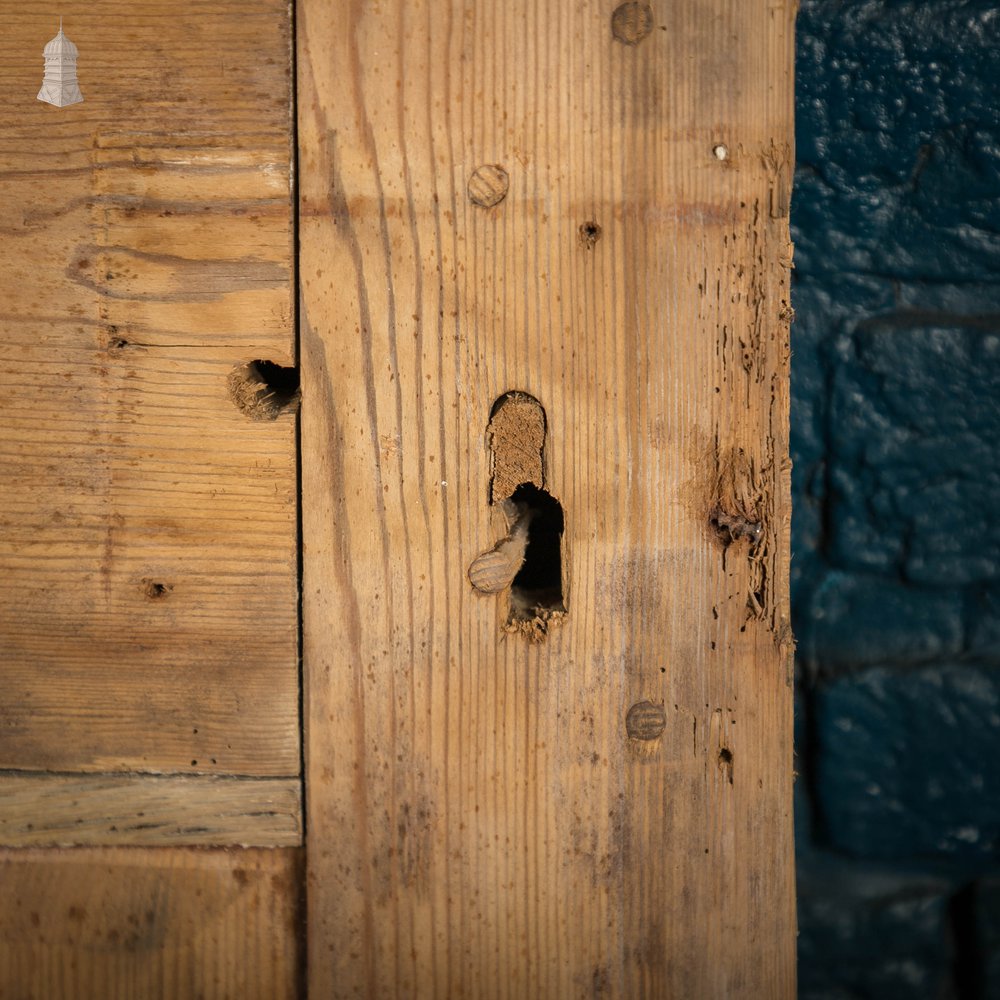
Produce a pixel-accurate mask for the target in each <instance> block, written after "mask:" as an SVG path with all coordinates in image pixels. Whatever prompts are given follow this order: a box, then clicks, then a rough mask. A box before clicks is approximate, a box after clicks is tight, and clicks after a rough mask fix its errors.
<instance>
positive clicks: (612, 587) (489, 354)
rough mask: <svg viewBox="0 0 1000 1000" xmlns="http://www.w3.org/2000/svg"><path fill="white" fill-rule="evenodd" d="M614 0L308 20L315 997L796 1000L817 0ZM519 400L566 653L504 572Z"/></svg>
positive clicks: (381, 10)
mask: <svg viewBox="0 0 1000 1000" xmlns="http://www.w3.org/2000/svg"><path fill="white" fill-rule="evenodd" d="M612 8H613V4H607V3H597V2H585V3H582V4H570V3H567V2H561V0H560V2H550V0H512V2H510V3H502V4H497V3H493V2H492V0H477V2H472V3H461V4H460V3H440V4H437V3H435V4H420V3H411V2H409V0H386V2H383V3H381V4H353V5H331V4H327V3H324V2H321V0H303V2H302V3H301V4H300V6H299V9H298V14H297V25H298V27H297V37H298V54H299V59H298V65H299V74H300V76H299V129H300V166H301V178H300V183H301V186H300V198H301V200H300V211H301V220H300V225H301V229H300V233H301V259H300V273H301V281H302V299H301V301H302V306H303V312H302V317H301V337H302V364H303V372H302V374H303V413H302V478H303V496H304V508H303V516H304V526H303V530H304V545H305V554H304V559H305V565H304V582H303V595H304V615H305V620H304V658H305V659H304V663H305V667H304V669H305V684H306V691H305V696H306V704H307V716H306V726H307V732H306V743H307V776H306V777H307V785H306V787H307V797H308V810H307V811H308V815H309V835H308V839H307V844H308V877H309V882H308V886H309V927H310V935H309V980H310V985H311V988H312V990H313V994H314V995H315V996H321V997H324V998H326V997H340V996H343V997H347V996H368V997H379V998H385V997H458V996H467V997H498V998H499V997H528V996H535V997H559V998H567V997H590V996H602V997H621V998H630V1000H633V998H639V997H664V998H667V997H744V998H761V997H768V998H775V1000H778V998H784V1000H788V998H791V997H792V996H793V995H794V991H795V975H794V953H795V917H794V887H793V869H792V823H791V783H792V756H791V728H792V712H791V707H792V699H791V689H790V687H789V680H790V678H789V661H790V653H791V637H790V633H789V626H788V608H787V561H788V519H789V506H788V462H787V408H788V384H787V378H788V357H789V346H788V321H789V317H790V310H789V308H788V267H789V265H790V263H791V260H790V253H791V250H790V246H789V243H788V219H787V213H788V185H789V180H790V169H791V163H792V103H791V97H792V41H793V17H794V13H793V12H794V3H793V2H792V0H780V2H774V0H771V2H768V0H749V2H746V3H740V4H731V3H722V2H721V0H705V2H703V3H699V4H684V3H680V4H668V3H665V2H656V3H655V4H654V5H653V6H652V8H651V9H649V10H648V11H647V10H646V9H645V7H644V5H628V6H627V7H626V8H625V9H624V10H623V11H621V12H619V13H618V14H617V15H615V16H614V17H613V16H612ZM646 29H648V31H647V30H646ZM644 32H645V34H644ZM616 36H617V37H616ZM497 167H499V168H502V169H499V170H498V169H496V168H497ZM478 168H485V169H482V170H479V169H478ZM477 171H478V172H477ZM504 173H505V174H506V175H507V179H508V180H507V183H509V187H508V189H507V192H506V196H505V197H502V199H500V200H498V197H499V196H501V195H502V194H503V187H504V177H503V175H504ZM470 179H471V181H472V183H471V184H470ZM491 203H492V204H491ZM509 390H522V391H524V392H528V393H530V394H531V395H533V396H534V397H536V398H537V399H538V400H539V401H540V402H541V404H542V406H543V407H544V409H545V414H546V420H547V438H546V443H545V451H544V458H545V480H546V488H547V489H548V490H549V491H550V492H551V494H552V495H553V496H554V497H556V498H557V499H558V500H559V501H560V503H561V504H562V507H563V511H564V514H565V535H564V538H563V549H562V551H563V596H564V597H565V600H566V604H567V608H568V613H567V615H566V616H565V618H564V619H563V620H562V622H561V624H558V625H551V627H550V629H549V634H548V636H547V637H546V638H545V639H544V641H542V642H539V643H531V642H529V640H528V637H527V636H525V635H503V634H501V626H502V625H503V624H504V623H505V621H506V618H507V611H506V595H499V596H493V595H481V594H478V593H475V592H474V591H473V588H472V586H471V584H470V583H469V580H468V579H467V577H466V571H467V569H468V567H469V565H470V563H471V562H472V560H473V559H475V557H476V556H477V555H478V554H480V553H482V552H484V551H486V550H488V549H489V548H490V547H491V546H492V545H493V544H494V543H495V542H496V541H497V540H499V539H500V538H501V537H502V535H503V532H504V530H506V529H505V527H504V525H503V524H502V519H501V518H499V516H498V511H497V510H496V509H494V510H491V509H490V507H489V498H490V477H491V472H490V467H489V462H490V458H489V453H488V447H487V441H486V428H487V423H488V421H489V417H490V411H491V407H492V405H493V403H494V401H495V400H496V399H497V398H498V397H499V396H500V395H501V394H502V393H504V392H507V391H509ZM529 554H530V546H529Z"/></svg>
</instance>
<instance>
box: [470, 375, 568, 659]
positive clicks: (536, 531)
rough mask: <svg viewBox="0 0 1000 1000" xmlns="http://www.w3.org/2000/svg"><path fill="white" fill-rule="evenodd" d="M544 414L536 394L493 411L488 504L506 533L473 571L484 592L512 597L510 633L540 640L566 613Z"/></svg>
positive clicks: (503, 401)
mask: <svg viewBox="0 0 1000 1000" xmlns="http://www.w3.org/2000/svg"><path fill="white" fill-rule="evenodd" d="M546 427H547V422H546V417H545V411H544V410H543V409H542V406H541V404H540V403H539V402H538V400H537V399H535V397H534V396H531V395H529V394H528V393H524V392H508V393H505V394H504V395H503V396H501V397H500V398H499V399H498V400H497V401H496V402H495V403H494V404H493V407H492V409H491V411H490V422H489V426H488V428H487V432H486V438H487V443H488V445H489V448H490V457H491V463H490V465H491V477H490V485H489V501H490V504H491V506H493V507H494V508H499V509H500V510H501V511H502V513H503V515H504V519H505V522H506V526H507V534H506V535H505V536H504V537H503V538H501V539H500V541H498V542H497V543H496V545H494V546H493V548H492V549H489V550H488V551H486V552H483V553H482V554H481V555H480V556H478V557H477V558H476V559H475V560H474V561H473V563H472V565H471V566H470V567H469V580H470V582H471V583H472V585H473V587H475V588H476V589H477V590H479V591H480V592H481V593H484V594H501V595H504V594H505V595H506V599H507V616H506V622H505V624H504V629H505V631H508V632H520V633H522V634H524V635H526V636H528V638H529V639H532V640H534V641H540V640H541V639H543V638H544V637H545V635H546V634H547V632H548V629H549V626H550V625H551V624H554V623H557V622H558V621H560V620H561V619H562V618H563V617H564V616H565V614H566V600H565V595H564V586H563V572H562V536H563V530H564V527H565V517H564V514H563V509H562V505H561V504H560V503H559V501H558V500H557V499H556V498H555V497H553V496H552V495H551V494H550V493H549V492H548V490H546V489H545V469H544V448H545V434H546Z"/></svg>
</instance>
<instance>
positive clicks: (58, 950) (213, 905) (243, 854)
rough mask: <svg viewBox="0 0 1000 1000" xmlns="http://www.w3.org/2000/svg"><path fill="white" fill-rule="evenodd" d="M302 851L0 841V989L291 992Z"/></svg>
mask: <svg viewBox="0 0 1000 1000" xmlns="http://www.w3.org/2000/svg"><path fill="white" fill-rule="evenodd" d="M299 882H300V854H299V851H298V850H297V849H294V848H292V849H283V850H246V851H242V850H235V849H234V850H228V851H225V850H213V851H205V850H194V849H191V850H182V849H173V850H147V849H142V848H103V849H88V848H81V849H78V850H72V851H67V850H62V851H58V850H56V851H42V850H21V851H13V850H8V851H0V895H2V898H3V905H2V906H0V997H3V998H4V1000H28V998H38V1000H194V998H196V997H197V998H201V1000H292V998H295V997H299V996H301V995H302V994H301V993H300V991H299V983H300V969H301V962H300V951H301V949H300V945H299V941H300V936H299V929H300V923H301V906H300V894H299V888H298V887H299Z"/></svg>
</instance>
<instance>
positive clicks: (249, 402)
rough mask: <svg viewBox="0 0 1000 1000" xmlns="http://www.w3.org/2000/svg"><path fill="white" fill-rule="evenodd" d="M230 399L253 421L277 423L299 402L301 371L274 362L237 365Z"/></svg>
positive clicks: (253, 362) (231, 383)
mask: <svg viewBox="0 0 1000 1000" xmlns="http://www.w3.org/2000/svg"><path fill="white" fill-rule="evenodd" d="M228 386H229V398H230V399H231V400H232V401H233V403H234V404H235V406H236V408H237V409H238V410H239V411H240V412H241V413H242V414H244V415H245V416H247V417H249V418H250V419H251V420H275V419H277V417H278V415H279V414H281V413H282V412H283V411H284V410H287V409H289V408H290V407H293V406H295V405H296V404H297V403H298V401H299V371H298V369H297V368H283V367H282V366H281V365H276V364H275V363H274V362H273V361H262V360H257V361H248V362H247V363H246V364H242V365H237V366H236V367H235V368H234V369H233V370H232V371H231V372H230V373H229V379H228Z"/></svg>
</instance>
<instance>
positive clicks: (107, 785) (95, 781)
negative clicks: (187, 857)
mask: <svg viewBox="0 0 1000 1000" xmlns="http://www.w3.org/2000/svg"><path fill="white" fill-rule="evenodd" d="M0 803H2V807H0V845H6V846H9V847H45V846H75V845H79V844H131V845H135V846H154V845H162V846H173V845H177V844H185V845H194V844H198V845H205V846H211V845H213V844H243V845H246V846H251V847H253V846H264V847H290V846H294V845H296V844H299V843H301V842H302V808H301V802H300V784H299V781H298V779H297V778H228V777H220V776H218V775H183V776H182V775H173V776H171V775H165V776H162V777H160V776H153V775H149V774H44V773H42V774H28V773H25V772H21V773H19V774H6V775H0Z"/></svg>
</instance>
